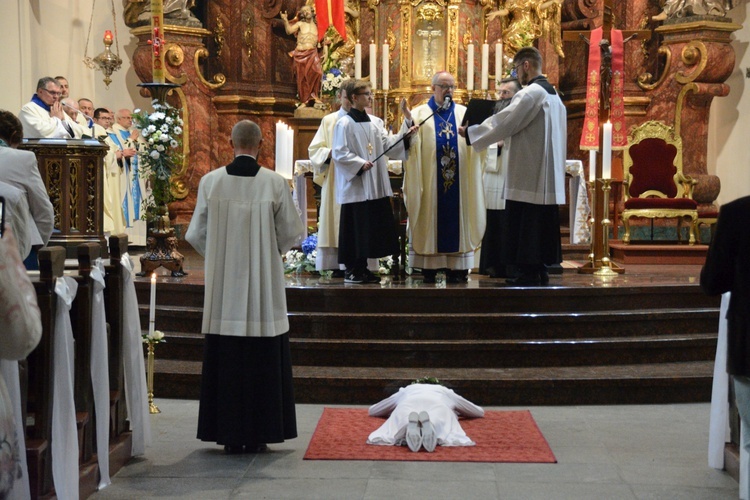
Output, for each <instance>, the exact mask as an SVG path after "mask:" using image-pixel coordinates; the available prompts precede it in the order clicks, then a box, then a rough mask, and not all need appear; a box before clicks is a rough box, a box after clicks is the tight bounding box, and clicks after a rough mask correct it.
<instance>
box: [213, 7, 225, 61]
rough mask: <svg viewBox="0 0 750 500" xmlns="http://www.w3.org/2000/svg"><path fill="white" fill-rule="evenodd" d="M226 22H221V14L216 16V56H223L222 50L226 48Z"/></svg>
mask: <svg viewBox="0 0 750 500" xmlns="http://www.w3.org/2000/svg"><path fill="white" fill-rule="evenodd" d="M224 34H225V31H224V23H222V22H221V16H216V27H215V28H214V42H216V57H221V51H222V50H224V42H225V41H226V40H225V38H224Z"/></svg>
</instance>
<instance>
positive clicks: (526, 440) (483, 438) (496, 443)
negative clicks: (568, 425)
mask: <svg viewBox="0 0 750 500" xmlns="http://www.w3.org/2000/svg"><path fill="white" fill-rule="evenodd" d="M383 420H384V419H382V418H378V417H370V416H369V415H368V414H367V410H366V409H353V408H351V409H350V408H324V409H323V415H322V416H321V417H320V421H319V422H318V426H317V428H316V429H315V433H314V434H313V437H312V439H311V440H310V445H309V446H308V448H307V452H306V453H305V457H304V458H305V460H405V461H433V462H523V463H556V462H557V460H556V459H555V455H554V454H553V453H552V450H551V449H550V447H549V444H547V440H546V439H544V436H543V435H542V433H541V431H540V430H539V427H537V425H536V422H535V421H534V418H533V417H532V416H531V412H529V411H487V412H485V414H484V417H483V418H475V419H460V422H461V427H463V429H464V431H466V434H467V435H468V436H469V437H470V438H471V439H472V440H473V441H474V442H476V443H477V444H476V446H454V447H447V446H438V447H437V448H436V449H435V451H434V452H433V453H427V452H424V451H422V452H418V453H415V452H412V451H410V450H409V448H408V447H406V446H377V445H371V444H367V436H369V435H370V433H371V432H372V431H374V430H375V429H377V428H378V427H380V425H381V424H382V423H383Z"/></svg>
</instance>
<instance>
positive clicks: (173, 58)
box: [130, 0, 740, 224]
mask: <svg viewBox="0 0 750 500" xmlns="http://www.w3.org/2000/svg"><path fill="white" fill-rule="evenodd" d="M670 2H671V0H668V1H667V3H670ZM165 3H166V2H165ZM173 3H177V4H180V3H182V4H185V5H184V6H183V9H182V11H181V12H182V14H180V13H179V12H178V14H177V15H168V16H166V17H165V25H166V26H165V39H166V46H165V50H166V66H167V70H168V71H167V73H168V74H167V80H168V81H171V82H173V83H178V84H180V87H179V88H178V89H176V90H175V91H173V93H172V95H171V96H170V100H171V102H172V104H173V105H175V106H178V107H180V108H181V109H182V112H183V117H184V119H185V123H186V126H185V139H184V148H185V151H184V152H185V158H186V161H185V164H184V166H183V168H182V169H181V171H180V172H178V174H177V175H176V176H175V179H174V184H173V194H174V195H175V196H176V198H177V201H176V202H174V203H173V204H172V206H171V208H170V213H171V214H172V216H173V217H176V219H177V220H176V222H177V223H178V224H180V223H186V222H187V221H189V220H190V216H191V214H192V210H193V207H194V206H195V196H196V192H197V187H198V182H199V180H200V178H201V177H202V175H204V174H205V173H207V172H208V171H210V170H211V169H214V168H217V167H218V166H221V165H224V164H227V163H228V162H229V161H231V157H232V151H231V148H230V145H229V136H230V132H231V128H232V126H233V125H234V123H236V122H237V121H238V120H240V119H244V118H249V119H253V120H255V121H257V122H258V123H259V124H260V125H261V127H262V129H263V133H264V143H263V147H262V149H261V153H260V162H261V164H263V165H266V166H268V167H271V168H273V167H274V156H273V151H274V143H275V137H274V131H275V127H274V124H275V123H276V122H277V121H279V120H282V121H287V122H290V121H294V120H295V118H294V117H295V111H296V110H297V108H298V106H301V105H302V106H304V105H306V104H301V103H300V102H299V101H298V99H297V86H296V78H295V75H294V72H293V71H294V70H293V62H292V59H291V57H290V53H291V52H292V51H294V49H295V46H296V43H297V40H296V39H295V36H294V34H291V35H290V34H287V33H286V30H285V29H284V24H283V21H282V19H281V14H282V13H286V14H287V17H288V18H289V20H290V21H291V20H293V18H294V17H295V15H296V13H297V12H298V11H299V10H300V8H301V7H302V6H303V5H304V4H305V3H304V1H301V0H300V1H298V0H262V1H253V0H204V1H200V0H198V1H189V2H173ZM614 3H615V6H614V7H613V19H614V23H613V24H614V27H616V28H617V29H621V30H647V31H650V33H651V36H650V38H649V39H648V40H646V39H645V38H646V37H641V38H640V39H639V38H636V39H633V40H630V41H628V42H627V43H626V44H625V70H624V71H625V77H624V80H625V87H624V99H625V115H626V123H627V127H628V128H631V127H633V126H636V125H638V124H640V123H642V122H645V121H648V120H658V121H661V122H663V123H665V124H667V125H670V126H673V127H674V128H675V130H676V132H677V133H679V134H680V135H681V136H682V142H683V145H684V150H683V163H684V172H685V174H688V175H691V176H692V177H693V178H695V179H696V180H697V181H698V184H697V185H696V188H695V191H694V196H695V198H696V199H697V200H698V202H699V203H700V204H701V206H703V207H706V208H711V207H712V206H713V204H714V202H715V200H716V197H717V195H718V193H719V189H720V184H719V179H718V178H717V177H716V176H712V175H709V174H708V169H707V165H706V157H707V139H708V116H709V109H710V104H711V101H712V100H713V98H715V97H722V96H726V95H727V94H728V93H729V90H730V89H729V87H728V86H727V85H726V84H725V83H724V82H725V81H726V79H727V78H728V77H729V75H730V74H731V72H732V70H733V69H734V63H735V55H734V52H733V49H732V47H731V45H730V36H731V33H732V32H733V31H735V30H737V29H739V28H740V26H739V25H736V24H734V23H732V22H731V21H730V20H729V19H728V18H727V17H725V16H723V15H720V16H696V15H685V16H680V17H673V18H670V19H667V20H665V21H654V20H652V17H653V16H656V15H657V14H659V13H660V12H661V11H662V8H661V7H660V5H659V2H658V0H628V1H623V2H614ZM310 4H314V2H312V1H311V2H310ZM542 4H544V5H545V7H544V10H540V8H539V6H540V5H542ZM187 8H190V11H187ZM602 10H603V1H602V0H598V1H597V0H558V1H554V0H552V1H550V2H543V1H542V0H499V2H498V0H359V1H358V0H346V12H347V14H346V16H347V32H350V33H348V35H349V36H348V37H347V41H346V43H340V44H338V45H337V47H338V50H339V53H338V54H337V57H340V58H341V63H342V66H345V65H346V61H349V63H351V61H352V59H351V58H352V57H353V54H352V52H353V50H354V44H355V43H356V42H357V41H359V42H360V43H361V45H362V47H364V50H362V53H361V68H362V70H361V72H362V77H363V78H368V77H369V73H370V71H369V68H370V67H371V64H370V55H369V52H368V50H367V47H368V46H369V45H370V44H371V43H372V44H375V46H376V47H377V52H376V53H377V61H376V63H375V65H374V66H375V68H376V71H377V77H376V80H377V85H376V88H375V89H374V100H375V103H374V113H375V114H377V115H379V116H381V117H382V118H384V119H385V121H386V123H387V124H394V123H397V122H398V120H400V116H398V103H399V101H400V100H401V98H406V99H407V100H408V101H409V102H410V103H411V105H416V104H419V103H421V102H423V101H425V100H426V99H427V98H428V97H429V95H430V94H431V89H430V80H431V78H432V75H433V74H434V73H435V72H436V71H440V70H447V71H449V72H451V73H452V74H453V75H455V77H456V81H457V85H458V88H457V89H456V92H455V99H456V101H458V102H462V103H466V102H467V101H468V100H469V99H470V98H472V97H488V98H494V97H495V96H494V88H495V80H496V79H497V77H498V76H500V75H496V68H495V64H493V63H494V61H496V57H495V51H496V49H497V48H498V47H499V46H500V45H499V42H503V44H502V47H503V52H504V54H503V65H504V67H505V69H506V72H507V70H508V69H510V66H511V65H510V60H511V59H512V55H513V53H514V43H524V44H533V45H535V46H536V47H537V48H539V49H540V51H541V52H542V54H543V56H544V61H545V67H544V68H543V70H544V72H545V73H546V74H547V75H548V78H549V79H550V81H551V82H552V83H553V84H554V85H555V86H556V87H557V88H558V89H560V91H561V93H562V97H563V101H564V103H565V105H566V107H567V110H568V156H569V157H570V158H580V159H583V158H584V157H585V154H584V153H585V152H584V151H581V150H579V147H578V143H579V139H580V134H581V129H582V124H583V114H584V107H585V106H584V104H585V96H586V73H587V57H588V46H587V44H586V43H585V40H583V37H581V39H580V40H570V41H568V40H566V41H563V39H564V38H565V37H563V34H564V33H565V31H574V30H584V31H585V30H591V29H593V28H596V27H598V26H600V25H601V24H602ZM493 13H494V14H493ZM498 13H499V14H501V15H498ZM130 25H131V34H132V36H134V37H136V38H137V39H138V44H137V48H136V49H135V53H134V55H133V62H134V66H135V70H136V72H137V74H138V76H139V78H140V79H141V80H142V81H144V82H148V81H151V47H150V46H149V44H148V42H149V38H150V36H151V31H150V27H149V26H148V25H139V24H138V22H134V21H131V23H130ZM519 41H520V42H519ZM352 42H354V43H352ZM484 44H487V47H488V52H489V53H488V54H487V56H485V58H486V59H487V60H488V61H489V67H488V69H487V70H486V71H485V72H487V73H488V75H487V76H488V78H487V79H488V81H489V84H488V85H487V87H488V88H486V89H485V88H483V85H482V82H481V75H482V73H483V70H482V59H483V58H482V55H483V54H482V50H481V48H482V45H484ZM386 45H387V47H388V56H387V58H386V60H387V65H388V70H387V74H388V77H389V78H388V86H387V87H388V89H387V90H383V87H384V86H383V84H382V78H383V75H384V72H383V54H382V52H383V47H384V46H386ZM470 45H471V46H473V48H475V49H476V57H475V58H474V67H473V73H474V75H475V82H474V85H473V86H471V85H467V75H468V74H469V71H470V70H469V67H468V64H467V63H468V60H469V59H470V56H469V53H470ZM330 47H332V45H329V46H324V44H321V45H320V46H319V50H320V57H321V58H325V57H331V54H330V53H329V52H328V50H329V49H330ZM346 58H349V59H346ZM348 70H349V71H352V70H353V68H351V67H349V68H348ZM506 76H507V75H506ZM472 87H473V90H468V88H472ZM321 108H325V106H324V105H322V106H318V109H321ZM298 114H299V113H298ZM306 120H307V124H308V126H307V130H308V132H307V135H306V134H305V133H300V134H298V135H297V137H296V138H295V140H296V142H297V143H298V144H295V159H304V158H303V155H304V152H305V151H306V149H307V144H302V142H305V141H306V140H307V141H309V139H310V138H311V137H312V135H311V133H312V132H314V129H315V128H317V127H316V126H315V123H317V121H316V119H315V118H307V119H306ZM318 120H319V118H318ZM686 124H689V130H688V129H687V127H686ZM303 129H304V127H303ZM310 131H312V132H310Z"/></svg>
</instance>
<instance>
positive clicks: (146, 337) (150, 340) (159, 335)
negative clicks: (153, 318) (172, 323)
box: [143, 330, 166, 344]
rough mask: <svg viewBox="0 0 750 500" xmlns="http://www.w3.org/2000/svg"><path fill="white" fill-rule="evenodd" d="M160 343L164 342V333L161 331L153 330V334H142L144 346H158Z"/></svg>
mask: <svg viewBox="0 0 750 500" xmlns="http://www.w3.org/2000/svg"><path fill="white" fill-rule="evenodd" d="M161 342H166V340H165V339H164V332H162V331H161V330H154V333H144V334H143V343H144V344H160V343H161Z"/></svg>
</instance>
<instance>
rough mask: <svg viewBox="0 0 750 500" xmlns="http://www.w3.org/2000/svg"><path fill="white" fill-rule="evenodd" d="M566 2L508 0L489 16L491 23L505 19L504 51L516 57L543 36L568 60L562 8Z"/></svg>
mask: <svg viewBox="0 0 750 500" xmlns="http://www.w3.org/2000/svg"><path fill="white" fill-rule="evenodd" d="M562 2H563V0H547V1H541V0H506V2H505V3H504V4H503V5H501V6H500V8H499V9H497V10H494V11H491V12H488V13H487V21H488V22H489V21H492V20H493V19H496V18H498V17H501V18H503V48H504V49H505V53H506V54H507V55H508V56H509V57H513V56H514V55H515V54H516V52H518V50H519V49H520V48H521V47H528V46H530V45H532V44H533V43H534V40H536V39H537V38H540V37H544V38H547V39H548V40H549V41H550V43H552V45H553V46H554V47H555V52H557V54H558V55H559V56H560V57H565V53H564V52H563V49H562V37H561V33H560V5H561V4H562Z"/></svg>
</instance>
